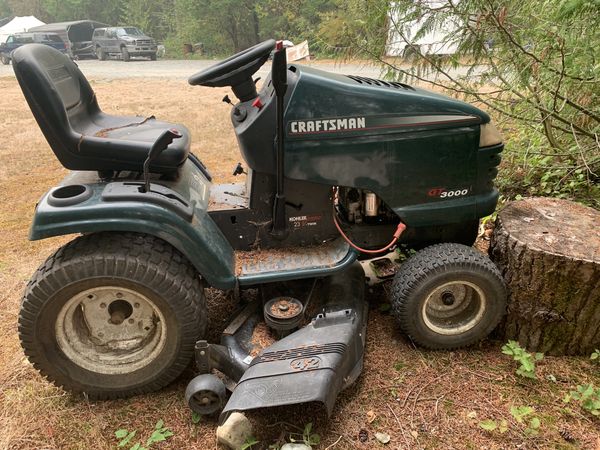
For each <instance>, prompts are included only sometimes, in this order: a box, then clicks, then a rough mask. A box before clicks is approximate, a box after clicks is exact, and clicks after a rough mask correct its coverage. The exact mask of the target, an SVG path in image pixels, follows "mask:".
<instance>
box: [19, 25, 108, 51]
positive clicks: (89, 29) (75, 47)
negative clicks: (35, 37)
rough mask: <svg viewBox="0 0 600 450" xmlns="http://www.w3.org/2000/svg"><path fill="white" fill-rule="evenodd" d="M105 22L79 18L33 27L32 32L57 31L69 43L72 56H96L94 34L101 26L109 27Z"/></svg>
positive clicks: (68, 48) (68, 49) (68, 47)
mask: <svg viewBox="0 0 600 450" xmlns="http://www.w3.org/2000/svg"><path fill="white" fill-rule="evenodd" d="M107 26H108V25H106V24H105V23H100V22H95V21H93V20H77V21H73V22H58V23H48V24H46V25H40V26H39V27H33V28H32V29H31V30H29V31H32V32H36V33H56V34H58V35H59V36H60V37H61V39H62V40H63V41H64V42H65V44H66V45H67V53H68V54H69V56H71V58H73V59H78V58H85V57H91V58H94V57H95V56H96V53H95V51H94V46H93V45H92V34H93V33H94V30H95V29H96V28H99V27H107Z"/></svg>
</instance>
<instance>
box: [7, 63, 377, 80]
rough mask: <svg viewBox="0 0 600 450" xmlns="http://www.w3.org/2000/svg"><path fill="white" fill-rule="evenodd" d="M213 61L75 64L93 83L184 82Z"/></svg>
mask: <svg viewBox="0 0 600 450" xmlns="http://www.w3.org/2000/svg"><path fill="white" fill-rule="evenodd" d="M216 62H217V61H216V60H158V61H146V60H141V59H140V60H133V61H130V62H127V63H126V62H123V61H119V60H110V61H98V60H95V59H89V60H82V61H77V64H78V65H79V67H80V68H81V70H82V71H83V73H84V74H85V76H86V77H88V78H90V79H93V80H104V79H109V80H113V79H119V78H170V79H180V80H186V79H187V78H188V77H189V76H190V75H193V74H194V73H196V72H199V71H200V70H202V69H205V68H207V67H209V66H210V65H212V64H215V63H216ZM302 64H306V65H310V66H312V67H316V68H319V69H324V70H328V71H330V72H336V73H343V74H354V75H361V76H364V77H375V78H378V77H379V75H380V71H379V68H377V67H374V66H370V65H366V64H359V63H351V64H340V63H334V62H331V61H324V62H318V61H312V62H304V63H302ZM269 70H270V64H265V66H263V67H262V68H261V69H260V70H259V71H258V75H257V76H261V77H264V76H266V75H267V73H268V71H269ZM13 75H14V74H13V71H12V67H11V66H10V65H9V66H4V65H0V77H7V76H13Z"/></svg>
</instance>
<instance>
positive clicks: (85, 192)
mask: <svg viewBox="0 0 600 450" xmlns="http://www.w3.org/2000/svg"><path fill="white" fill-rule="evenodd" d="M91 196H92V190H91V189H90V188H89V186H86V185H85V184H68V185H66V186H61V187H59V188H57V189H55V190H53V191H52V192H51V193H50V195H49V196H48V203H49V204H50V205H52V206H71V205H76V204H78V203H81V202H83V201H85V200H87V199H88V198H90V197H91Z"/></svg>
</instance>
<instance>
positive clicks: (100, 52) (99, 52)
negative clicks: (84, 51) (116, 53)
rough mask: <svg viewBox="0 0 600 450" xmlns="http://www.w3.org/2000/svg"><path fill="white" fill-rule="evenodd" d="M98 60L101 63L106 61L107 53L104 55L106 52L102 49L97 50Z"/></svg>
mask: <svg viewBox="0 0 600 450" xmlns="http://www.w3.org/2000/svg"><path fill="white" fill-rule="evenodd" d="M96 58H98V60H100V61H106V53H104V50H102V47H97V48H96Z"/></svg>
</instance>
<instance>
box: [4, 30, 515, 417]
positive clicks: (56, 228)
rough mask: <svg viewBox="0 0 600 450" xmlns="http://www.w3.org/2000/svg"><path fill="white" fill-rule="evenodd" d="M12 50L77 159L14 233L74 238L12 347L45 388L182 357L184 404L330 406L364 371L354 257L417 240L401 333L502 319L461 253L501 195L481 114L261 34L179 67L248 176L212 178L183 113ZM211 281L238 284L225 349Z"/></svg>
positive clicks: (469, 336)
mask: <svg viewBox="0 0 600 450" xmlns="http://www.w3.org/2000/svg"><path fill="white" fill-rule="evenodd" d="M274 49H275V51H274V53H273V60H272V66H271V72H270V74H269V75H268V76H267V77H266V79H264V80H263V81H262V83H261V84H259V86H260V90H258V91H257V84H258V83H257V81H258V80H254V79H253V75H254V74H255V73H256V72H257V71H258V69H259V68H260V67H261V66H262V65H263V64H264V63H265V62H266V61H267V60H268V58H269V55H270V54H271V53H272V51H273V50H274ZM13 61H14V62H13V65H14V71H15V73H16V76H17V80H18V82H19V84H20V86H21V88H22V90H23V93H24V95H25V98H26V100H27V102H28V103H29V106H30V108H31V110H32V112H33V115H34V116H35V119H36V120H37V122H38V124H39V126H40V128H41V130H42V132H43V133H44V136H45V137H46V139H47V141H48V143H49V145H50V147H51V148H52V150H53V151H54V153H55V154H56V157H57V158H58V159H59V160H60V162H61V163H62V164H63V165H64V167H66V168H68V169H71V170H72V172H71V173H70V174H69V175H68V176H67V177H66V178H65V179H64V180H63V181H62V182H61V183H60V184H59V185H58V186H56V187H54V188H52V189H50V191H48V192H47V193H46V194H45V195H44V196H43V197H42V199H41V200H40V201H39V203H38V204H37V207H36V211H35V216H34V219H33V224H32V227H31V232H30V238H31V239H32V240H36V239H43V238H47V237H50V236H59V235H66V234H72V233H79V234H80V236H79V237H76V238H75V239H74V240H72V241H71V242H69V243H68V244H66V245H65V246H63V247H61V248H59V249H58V250H57V251H56V252H55V253H54V254H53V255H52V256H50V257H49V258H48V259H47V260H46V261H45V262H44V263H43V264H42V266H41V267H40V268H39V269H38V271H37V272H36V273H35V274H34V275H33V278H32V279H31V281H30V282H29V284H28V286H27V289H26V292H25V294H24V298H23V303H22V306H21V312H20V315H19V335H20V339H21V343H22V345H23V348H24V350H25V354H26V355H27V357H28V358H29V360H30V361H31V362H32V363H33V365H34V366H35V368H36V369H37V370H39V371H40V372H41V373H42V374H43V375H45V376H46V377H47V378H48V379H49V380H51V381H52V382H54V383H55V384H57V385H60V386H63V387H64V388H65V389H67V390H70V391H75V392H80V393H85V394H86V395H87V396H88V397H89V398H95V399H114V398H122V397H128V396H131V395H135V394H140V393H144V392H150V391H154V390H157V389H160V388H161V387H163V386H165V385H167V384H169V383H170V382H172V381H173V380H174V379H175V378H176V377H177V376H179V375H180V374H181V373H182V372H183V370H184V369H185V368H186V366H188V364H189V362H190V359H191V358H192V356H194V357H195V360H196V367H197V370H198V372H199V375H198V376H197V377H196V378H194V379H193V380H192V381H191V382H190V384H189V385H188V387H187V390H186V400H187V402H188V404H189V405H190V407H191V408H192V409H193V410H194V411H196V412H198V413H200V414H212V413H215V412H218V411H221V419H222V420H223V419H224V418H225V417H227V415H228V414H229V413H230V412H231V411H244V410H250V409H255V408H263V407H272V406H278V405H279V406H280V405H290V404H298V403H307V402H317V403H319V402H320V403H323V404H324V405H325V406H326V408H327V411H328V412H329V413H331V410H332V408H333V405H334V402H335V399H336V397H337V395H338V393H339V392H340V391H341V390H342V389H344V388H345V387H347V386H349V385H350V384H352V383H353V382H354V381H355V380H356V378H357V377H358V376H359V374H360V372H361V370H362V365H363V364H362V363H363V356H364V351H365V333H366V323H367V309H368V308H367V303H366V301H365V294H364V293H365V272H364V270H363V265H364V264H365V260H368V259H373V257H374V255H385V254H388V253H389V252H391V251H393V250H394V249H397V250H398V251H399V250H400V248H401V247H403V248H406V249H411V250H410V251H409V252H408V253H406V254H408V255H412V256H410V257H409V258H408V259H407V260H406V261H405V262H404V263H403V264H402V265H401V266H400V268H399V269H398V271H397V273H396V274H395V275H394V277H395V278H394V280H393V290H392V291H393V292H392V297H393V298H392V299H391V303H392V307H393V308H392V309H393V312H394V314H395V316H396V318H397V321H398V324H399V327H400V328H401V330H403V331H404V332H405V333H406V335H407V336H408V337H409V338H410V339H411V340H412V341H413V342H415V343H416V344H418V345H421V346H423V347H426V348H430V349H452V348H458V347H462V346H465V345H469V344H472V343H474V342H476V341H479V340H480V339H482V338H484V337H485V336H486V335H487V334H488V333H490V332H491V331H492V329H493V328H494V327H495V326H496V325H497V323H498V321H499V320H500V318H501V316H502V314H503V313H504V310H505V297H506V291H505V287H504V284H503V281H502V277H501V274H500V273H499V271H498V270H497V269H496V267H495V266H494V265H493V264H492V263H491V261H490V260H489V259H488V258H487V257H485V256H484V255H483V254H481V253H479V252H478V251H477V250H475V249H473V248H472V247H470V246H471V245H472V244H473V242H474V240H475V237H476V235H477V230H478V221H479V219H480V218H481V217H484V216H487V215H489V214H490V213H492V212H493V211H494V209H495V206H496V202H497V199H498V192H497V190H496V189H495V188H494V186H493V179H494V178H495V176H496V173H497V166H498V164H499V162H500V152H501V151H502V149H503V144H502V141H501V139H500V136H499V134H498V132H497V131H496V129H495V127H494V126H493V125H492V124H491V123H490V118H489V116H488V115H487V114H486V113H484V112H482V111H480V110H479V109H477V108H475V107H473V106H470V105H468V104H465V103H462V102H460V101H457V100H454V99H450V98H447V97H444V96H442V95H439V94H435V93H432V92H428V91H425V90H422V89H418V88H415V87H412V86H409V85H407V84H403V83H399V82H391V81H382V80H377V79H372V78H366V77H361V76H353V75H348V76H346V75H338V74H332V73H328V72H324V71H321V70H316V69H314V68H311V67H307V66H303V65H297V64H288V63H287V61H286V53H285V49H283V48H281V45H277V44H276V42H275V41H274V40H268V41H265V42H262V43H260V44H258V45H255V46H254V47H251V48H249V49H248V50H246V51H243V52H241V53H238V54H236V55H234V56H232V57H230V58H228V59H226V60H224V61H222V62H220V63H218V64H216V65H214V66H212V67H210V68H208V69H205V70H203V71H201V72H199V73H197V74H195V75H193V76H192V77H191V78H190V79H189V83H190V84H192V85H199V86H211V87H226V86H227V87H230V88H231V90H232V91H233V94H234V95H235V96H236V97H237V99H238V102H235V103H234V102H232V101H231V100H230V99H229V97H227V96H226V97H225V99H224V100H225V101H226V102H227V103H229V104H231V121H232V123H233V128H234V130H235V134H236V136H237V140H238V143H239V147H240V150H241V154H242V156H243V160H244V161H245V164H244V166H242V165H241V164H240V165H238V167H236V168H235V172H236V173H240V172H243V173H246V181H245V183H239V184H236V183H233V184H221V185H216V184H212V182H211V180H212V178H211V175H210V173H209V171H208V169H207V168H206V167H205V166H204V164H203V163H202V161H201V160H200V158H199V157H197V156H195V155H194V154H192V153H190V134H189V132H188V131H187V130H186V128H185V127H184V126H182V125H179V124H172V123H166V122H162V121H159V120H158V119H156V118H154V117H153V116H150V117H147V118H140V117H124V116H112V115H108V114H105V113H103V112H102V111H101V110H100V108H99V106H98V100H97V97H96V96H95V94H94V92H93V90H92V88H91V86H90V84H89V83H88V81H87V80H86V79H85V77H84V76H83V74H82V73H81V72H80V71H79V69H78V67H77V65H76V64H75V63H74V62H73V61H71V60H70V59H69V58H68V57H66V56H65V55H63V54H61V53H60V52H58V51H57V50H54V49H52V48H50V47H47V46H44V45H37V44H31V45H26V46H23V47H21V48H19V49H17V50H16V51H15V52H14V55H13ZM200 156H201V155H200ZM205 287H213V288H217V289H221V290H227V291H230V292H232V295H233V297H231V298H233V299H238V300H239V301H238V306H237V307H236V308H237V309H236V310H235V311H232V314H231V319H232V320H231V323H230V324H229V325H228V326H227V328H226V329H225V330H224V332H223V334H222V337H221V340H220V342H219V343H209V342H207V341H206V340H204V337H205V331H206V328H207V322H208V320H209V318H208V316H207V314H208V313H207V306H206V302H205V296H204V288H205ZM240 292H241V293H242V294H243V295H240ZM240 299H241V300H240ZM257 329H258V330H259V331H260V332H261V333H262V335H263V336H262V337H264V336H267V335H268V336H269V338H270V340H267V343H266V344H264V341H265V340H264V339H262V338H261V336H257V334H260V333H257ZM261 342H263V344H261ZM226 389H229V390H230V391H232V393H231V396H230V397H229V400H228V401H226Z"/></svg>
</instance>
